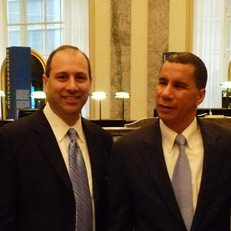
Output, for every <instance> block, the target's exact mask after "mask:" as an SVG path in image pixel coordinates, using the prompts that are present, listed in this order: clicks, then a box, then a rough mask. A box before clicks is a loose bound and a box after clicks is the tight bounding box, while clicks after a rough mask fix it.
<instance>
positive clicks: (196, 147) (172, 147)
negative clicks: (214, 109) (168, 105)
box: [160, 118, 204, 210]
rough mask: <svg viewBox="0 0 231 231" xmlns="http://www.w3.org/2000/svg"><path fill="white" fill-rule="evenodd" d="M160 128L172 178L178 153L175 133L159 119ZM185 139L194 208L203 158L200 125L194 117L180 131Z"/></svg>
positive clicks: (166, 161)
mask: <svg viewBox="0 0 231 231" xmlns="http://www.w3.org/2000/svg"><path fill="white" fill-rule="evenodd" d="M160 129H161V134H162V147H163V152H164V158H165V163H166V166H167V170H168V174H169V177H170V179H172V175H173V170H174V167H175V163H176V160H177V157H178V155H179V148H178V146H177V145H176V144H174V141H175V138H176V136H177V133H176V132H175V131H173V130H171V129H170V128H168V127H167V126H166V125H165V124H164V123H163V121H161V120H160ZM182 134H183V135H184V136H185V138H186V139H187V144H186V147H185V152H186V155H187V157H188V160H189V164H190V168H191V174H192V189H193V207H194V210H195V208H196V205H197V198H198V194H199V190H200V184H201V175H202V168H203V160H204V146H203V140H202V135H201V131H200V127H199V125H198V123H197V119H196V118H195V119H194V120H193V122H192V123H191V124H190V125H189V126H188V127H187V128H186V129H185V130H184V131H183V132H182Z"/></svg>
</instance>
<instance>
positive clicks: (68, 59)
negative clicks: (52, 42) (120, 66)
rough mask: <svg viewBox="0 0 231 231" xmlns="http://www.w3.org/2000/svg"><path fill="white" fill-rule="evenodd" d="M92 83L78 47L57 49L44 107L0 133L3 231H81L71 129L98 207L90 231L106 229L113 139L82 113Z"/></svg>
mask: <svg viewBox="0 0 231 231" xmlns="http://www.w3.org/2000/svg"><path fill="white" fill-rule="evenodd" d="M91 82H92V77H91V70H90V64H89V60H88V58H87V57H86V55H85V54H84V53H83V52H82V51H81V50H79V49H78V48H76V47H74V46H69V45H64V46H61V47H59V48H57V49H56V50H55V51H53V52H52V53H51V54H50V56H49V58H48V60H47V66H46V73H45V74H44V76H43V85H44V91H45V93H46V96H47V104H46V105H45V107H44V109H42V110H39V111H38V112H34V113H33V114H32V115H31V116H27V117H24V118H22V119H19V120H18V121H15V122H12V123H11V124H9V125H6V126H4V127H2V128H1V129H0V140H1V141H0V230H1V231H4V230H7V231H11V230H12V231H13V230H14V231H26V230H27V231H32V230H33V231H36V230H38V231H52V230H54V231H75V230H79V229H78V227H75V226H76V214H75V213H76V205H75V203H76V201H75V196H74V193H73V187H74V186H73V187H72V181H71V179H70V176H69V174H70V169H69V159H68V145H69V143H70V138H69V136H68V135H67V132H68V130H69V128H74V129H75V130H76V131H77V134H78V135H77V143H78V145H79V147H80V150H81V153H82V156H83V159H84V162H85V165H86V172H87V181H88V185H89V191H90V198H91V203H92V208H93V209H92V211H91V212H92V214H93V216H92V220H91V223H93V227H92V229H91V230H89V229H86V230H89V231H102V230H106V226H105V207H106V195H105V184H106V178H107V175H106V165H107V159H108V155H109V153H110V150H111V145H112V138H111V135H110V134H108V133H106V132H105V131H104V130H103V129H102V128H100V127H99V126H97V125H95V124H93V123H91V122H89V121H87V120H86V119H84V118H82V117H81V115H80V113H81V109H82V107H83V106H84V105H85V103H86V101H87V98H88V96H89V94H90V90H91ZM77 171H78V170H77ZM77 226H78V225H77Z"/></svg>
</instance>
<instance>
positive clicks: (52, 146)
mask: <svg viewBox="0 0 231 231" xmlns="http://www.w3.org/2000/svg"><path fill="white" fill-rule="evenodd" d="M34 116H35V117H36V118H35V122H34V127H33V129H34V132H35V138H36V139H37V143H38V145H39V148H40V149H41V150H42V153H43V154H44V155H45V156H46V158H47V159H48V161H49V162H50V164H51V166H52V167H53V169H54V171H55V172H56V173H57V175H58V176H59V177H60V179H61V181H62V182H63V183H64V185H65V186H66V187H67V188H68V189H69V190H71V191H72V186H71V181H70V178H69V174H68V171H67V168H66V165H65V163H64V160H63V157H62V153H61V151H60V149H59V146H58V144H57V141H56V138H55V136H54V134H53V131H52V129H51V127H50V125H49V123H48V121H47V119H46V117H45V115H44V114H43V112H42V111H39V112H38V113H36V114H35V115H34Z"/></svg>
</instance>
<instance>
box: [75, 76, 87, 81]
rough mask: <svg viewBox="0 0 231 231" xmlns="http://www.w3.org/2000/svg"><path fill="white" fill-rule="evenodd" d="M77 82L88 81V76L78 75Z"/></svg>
mask: <svg viewBox="0 0 231 231" xmlns="http://www.w3.org/2000/svg"><path fill="white" fill-rule="evenodd" d="M76 80H78V81H86V80H87V76H86V75H77V76H76Z"/></svg>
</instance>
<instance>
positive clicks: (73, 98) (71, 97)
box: [64, 96, 80, 102]
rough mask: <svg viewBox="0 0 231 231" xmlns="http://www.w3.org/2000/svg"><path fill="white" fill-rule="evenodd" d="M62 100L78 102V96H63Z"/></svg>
mask: <svg viewBox="0 0 231 231" xmlns="http://www.w3.org/2000/svg"><path fill="white" fill-rule="evenodd" d="M64 99H65V100H67V101H71V102H74V101H77V100H79V99H80V96H64Z"/></svg>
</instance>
